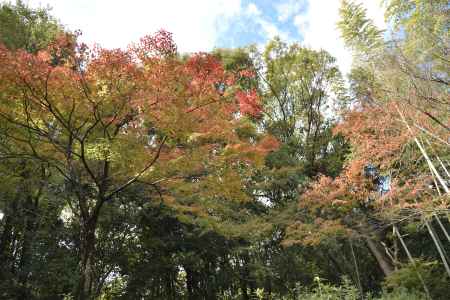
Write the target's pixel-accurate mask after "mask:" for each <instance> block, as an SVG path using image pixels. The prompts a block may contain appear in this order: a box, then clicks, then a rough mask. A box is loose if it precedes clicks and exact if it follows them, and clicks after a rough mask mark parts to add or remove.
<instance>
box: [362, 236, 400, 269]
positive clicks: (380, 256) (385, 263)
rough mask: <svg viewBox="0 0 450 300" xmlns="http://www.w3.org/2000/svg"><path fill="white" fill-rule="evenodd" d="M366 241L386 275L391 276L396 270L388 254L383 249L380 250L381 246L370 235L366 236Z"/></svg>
mask: <svg viewBox="0 0 450 300" xmlns="http://www.w3.org/2000/svg"><path fill="white" fill-rule="evenodd" d="M366 242H367V246H368V247H369V249H370V252H372V254H373V256H375V259H376V260H377V262H378V265H379V266H380V268H381V270H382V271H383V273H384V276H389V275H390V274H391V273H392V272H393V271H394V268H393V267H392V265H391V263H390V262H389V260H388V258H387V257H386V255H385V254H384V253H383V251H382V250H380V248H379V246H378V245H377V244H376V243H375V242H374V241H373V240H372V239H371V238H370V237H366Z"/></svg>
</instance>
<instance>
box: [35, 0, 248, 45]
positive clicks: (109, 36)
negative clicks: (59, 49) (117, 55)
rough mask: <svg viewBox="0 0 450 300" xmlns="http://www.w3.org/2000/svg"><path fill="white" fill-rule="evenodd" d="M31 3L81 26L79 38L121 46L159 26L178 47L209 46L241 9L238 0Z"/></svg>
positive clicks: (68, 23)
mask: <svg viewBox="0 0 450 300" xmlns="http://www.w3.org/2000/svg"><path fill="white" fill-rule="evenodd" d="M28 3H29V4H30V5H31V6H33V7H36V6H39V5H42V6H47V5H50V6H51V7H53V14H54V15H55V16H57V17H58V18H59V19H60V20H61V22H62V23H63V24H65V25H66V27H67V28H69V29H71V30H75V29H81V30H82V32H83V36H82V40H83V41H85V42H87V43H88V44H92V43H94V42H98V43H99V44H100V45H102V46H104V47H107V48H116V47H126V46H127V45H128V44H129V43H131V42H134V41H137V40H138V39H139V38H140V37H142V36H144V35H146V34H150V33H153V32H155V31H156V30H158V29H161V28H164V29H166V30H168V31H170V32H172V33H173V34H174V39H175V41H176V43H177V45H178V47H179V49H180V50H181V51H183V52H195V51H208V50H211V49H212V48H213V47H214V44H215V42H216V40H217V37H218V35H219V34H220V32H222V31H224V30H225V29H226V27H227V26H228V25H227V24H228V22H229V20H230V19H231V18H232V17H233V16H236V15H238V14H239V13H241V0H191V1H178V0H157V1H156V0H153V1H139V0H128V1H111V0H95V1H94V0H77V1H73V0H29V1H28Z"/></svg>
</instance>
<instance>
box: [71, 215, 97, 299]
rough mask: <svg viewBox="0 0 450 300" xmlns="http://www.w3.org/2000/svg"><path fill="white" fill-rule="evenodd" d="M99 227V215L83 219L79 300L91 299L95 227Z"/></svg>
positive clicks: (77, 294)
mask: <svg viewBox="0 0 450 300" xmlns="http://www.w3.org/2000/svg"><path fill="white" fill-rule="evenodd" d="M96 227H97V217H96V216H92V217H90V218H89V219H88V220H87V221H86V220H82V222H81V229H80V274H79V280H78V287H77V291H76V293H75V296H76V297H75V298H76V299H77V300H91V299H93V295H92V282H93V281H94V278H93V275H94V274H93V272H94V261H93V254H94V250H95V242H96V241H95V240H96V238H95V229H96Z"/></svg>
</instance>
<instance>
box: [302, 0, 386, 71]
mask: <svg viewBox="0 0 450 300" xmlns="http://www.w3.org/2000/svg"><path fill="white" fill-rule="evenodd" d="M340 2H341V1H340V0H309V3H308V10H307V11H306V13H305V14H300V15H297V16H295V18H294V24H295V25H296V26H297V28H298V31H299V33H300V34H301V35H302V36H303V39H304V40H303V43H304V44H305V45H306V46H309V47H311V48H313V49H324V50H326V51H328V52H329V53H331V55H333V56H334V57H336V59H337V63H338V65H339V66H340V69H341V71H342V72H343V73H344V74H346V73H348V72H349V71H350V68H351V63H352V55H351V53H350V51H349V50H348V49H346V48H345V47H344V43H343V41H342V39H341V38H340V32H339V30H338V29H337V25H336V23H337V22H338V20H339V7H340ZM360 2H361V3H363V5H364V6H365V7H366V8H367V15H368V17H370V18H372V19H373V20H374V23H375V24H376V25H377V26H379V27H380V28H383V29H384V28H385V27H386V24H385V22H384V17H383V15H384V11H383V9H382V8H381V7H380V6H379V5H378V3H377V2H378V1H374V0H360Z"/></svg>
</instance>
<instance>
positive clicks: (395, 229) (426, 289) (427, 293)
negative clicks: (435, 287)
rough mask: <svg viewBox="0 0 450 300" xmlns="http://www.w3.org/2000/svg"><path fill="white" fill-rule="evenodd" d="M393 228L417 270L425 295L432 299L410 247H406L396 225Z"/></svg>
mask: <svg viewBox="0 0 450 300" xmlns="http://www.w3.org/2000/svg"><path fill="white" fill-rule="evenodd" d="M393 228H394V232H395V234H396V235H397V237H398V239H399V240H400V243H401V244H402V246H403V249H405V252H406V255H407V256H408V259H409V261H410V262H411V264H412V265H413V267H414V269H415V270H416V273H417V276H418V277H419V280H420V282H421V283H422V286H423V289H424V291H425V294H426V295H427V298H428V299H432V298H431V296H430V291H429V290H428V287H427V285H426V284H425V281H424V280H423V277H422V275H421V274H420V272H419V270H418V269H417V265H416V262H415V261H414V259H413V257H412V255H411V252H409V249H408V247H407V246H406V244H405V241H404V240H403V237H402V235H401V234H400V232H399V231H398V228H397V226H395V225H394V226H393Z"/></svg>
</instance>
